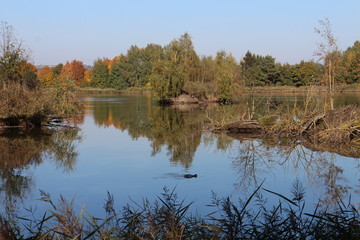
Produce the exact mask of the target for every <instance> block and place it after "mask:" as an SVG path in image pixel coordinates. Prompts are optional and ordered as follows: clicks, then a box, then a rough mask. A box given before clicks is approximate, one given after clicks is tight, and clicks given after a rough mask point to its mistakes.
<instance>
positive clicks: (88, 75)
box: [84, 69, 91, 86]
mask: <svg viewBox="0 0 360 240" xmlns="http://www.w3.org/2000/svg"><path fill="white" fill-rule="evenodd" d="M90 83H91V70H89V69H88V70H85V72H84V85H85V86H90Z"/></svg>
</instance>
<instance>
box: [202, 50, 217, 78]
mask: <svg viewBox="0 0 360 240" xmlns="http://www.w3.org/2000/svg"><path fill="white" fill-rule="evenodd" d="M214 81H215V62H214V59H213V57H212V56H208V57H206V56H203V57H202V58H201V70H200V82H201V83H209V82H214Z"/></svg>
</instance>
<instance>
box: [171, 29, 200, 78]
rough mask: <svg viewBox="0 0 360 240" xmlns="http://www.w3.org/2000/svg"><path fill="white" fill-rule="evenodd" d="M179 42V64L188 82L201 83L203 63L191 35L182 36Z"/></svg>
mask: <svg viewBox="0 0 360 240" xmlns="http://www.w3.org/2000/svg"><path fill="white" fill-rule="evenodd" d="M177 41H178V44H179V63H180V64H181V65H182V66H183V68H184V72H185V73H186V75H187V79H186V81H191V82H199V81H200V70H201V62H200V58H199V56H198V55H197V53H196V51H195V49H194V45H193V42H192V40H191V36H190V34H188V33H185V34H183V35H181V36H180V38H179V39H178V40H177Z"/></svg>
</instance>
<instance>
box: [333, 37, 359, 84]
mask: <svg viewBox="0 0 360 240" xmlns="http://www.w3.org/2000/svg"><path fill="white" fill-rule="evenodd" d="M337 80H338V81H340V82H343V83H348V84H351V83H360V42H359V41H356V42H355V43H354V45H353V46H352V47H349V48H348V49H347V50H346V51H345V52H344V53H343V56H342V60H341V68H340V71H339V75H338V77H337Z"/></svg>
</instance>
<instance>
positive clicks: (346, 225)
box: [0, 181, 360, 239]
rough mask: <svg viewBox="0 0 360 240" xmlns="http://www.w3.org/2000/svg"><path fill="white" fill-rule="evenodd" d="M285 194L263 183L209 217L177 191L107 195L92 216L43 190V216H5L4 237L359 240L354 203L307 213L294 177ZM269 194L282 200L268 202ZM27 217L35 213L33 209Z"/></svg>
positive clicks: (218, 203) (221, 202)
mask: <svg viewBox="0 0 360 240" xmlns="http://www.w3.org/2000/svg"><path fill="white" fill-rule="evenodd" d="M291 192H292V194H293V196H291V197H285V196H283V195H281V194H279V193H275V192H272V191H270V190H268V189H264V188H262V186H261V185H260V186H259V187H258V188H257V189H256V190H255V191H254V192H253V194H252V195H251V196H250V197H249V198H248V199H239V200H232V199H231V198H230V197H225V198H218V197H217V196H216V195H215V194H213V196H212V201H211V202H212V203H211V205H209V206H208V207H211V208H212V209H213V210H214V211H213V213H211V214H209V215H207V216H198V215H193V214H191V212H193V211H192V210H191V205H192V203H186V202H185V201H183V200H179V199H178V196H177V194H176V193H175V192H174V190H172V191H171V190H169V189H166V188H164V192H163V193H162V194H161V195H159V196H158V200H156V201H155V202H153V203H150V202H149V201H147V200H146V199H145V200H144V201H143V202H142V203H135V202H133V203H131V204H127V205H126V206H124V207H123V208H122V209H121V210H120V211H119V210H116V209H115V207H114V204H115V200H114V198H113V196H112V195H111V194H109V193H108V197H107V200H106V202H105V205H104V211H105V212H106V218H105V219H99V218H96V217H94V216H91V215H90V214H89V213H88V212H87V211H86V209H85V207H83V208H82V209H81V210H80V211H79V212H76V211H75V210H74V208H73V205H74V199H73V200H72V201H70V202H68V201H67V200H66V199H64V198H63V197H60V200H59V203H55V202H53V201H52V199H51V198H50V196H49V195H48V194H47V193H45V192H41V196H42V198H41V201H44V202H47V203H48V204H49V207H50V210H47V211H46V212H45V213H44V214H43V215H42V216H43V217H42V218H40V219H34V218H31V217H23V216H17V215H15V214H14V213H12V212H9V211H8V212H7V214H4V215H3V216H1V217H0V223H1V227H0V236H1V237H2V239H359V237H360V231H359V229H360V215H359V212H358V211H357V210H356V208H355V207H354V206H353V205H351V204H350V203H346V204H345V203H344V202H343V201H342V199H338V205H337V208H336V209H334V210H332V211H330V210H327V207H326V206H324V207H320V203H319V204H318V205H317V206H316V207H315V210H314V211H313V212H311V213H306V212H304V207H305V202H304V199H303V197H304V195H305V190H304V188H303V187H302V185H301V183H300V182H299V181H295V182H294V184H293V186H292V189H291ZM266 194H271V195H275V196H277V197H278V198H279V201H278V204H277V205H274V206H269V205H268V204H267V202H266V201H267V200H266V198H265V197H264V195H266ZM28 216H34V215H32V214H31V213H29V214H28Z"/></svg>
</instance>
